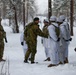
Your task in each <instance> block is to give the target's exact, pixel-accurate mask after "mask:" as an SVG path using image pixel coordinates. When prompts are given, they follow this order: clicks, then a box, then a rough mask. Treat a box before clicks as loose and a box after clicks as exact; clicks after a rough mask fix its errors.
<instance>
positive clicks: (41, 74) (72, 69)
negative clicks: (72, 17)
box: [0, 26, 76, 75]
mask: <svg viewBox="0 0 76 75" xmlns="http://www.w3.org/2000/svg"><path fill="white" fill-rule="evenodd" d="M4 29H5V31H6V32H7V39H8V43H5V51H4V58H5V59H7V60H9V73H10V75H76V58H75V57H76V52H74V48H75V47H76V40H75V39H76V34H75V33H76V28H74V34H75V35H74V36H73V41H72V42H71V43H70V46H69V64H65V65H59V66H57V67H51V68H48V67H47V66H48V65H49V64H50V62H44V61H43V60H44V59H45V58H46V57H45V53H44V48H43V45H42V44H41V38H40V37H38V45H37V54H36V60H35V61H38V62H39V63H38V64H30V63H29V64H27V63H23V60H24V55H23V49H22V46H21V45H20V34H21V33H19V34H13V33H12V30H11V28H9V27H7V26H5V27H4ZM1 66H2V62H0V71H1Z"/></svg>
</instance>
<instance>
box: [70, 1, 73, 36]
mask: <svg viewBox="0 0 76 75" xmlns="http://www.w3.org/2000/svg"><path fill="white" fill-rule="evenodd" d="M73 3H74V0H71V1H70V5H71V6H70V27H71V35H72V36H73V13H74V10H73V9H74V8H73V6H74V5H73Z"/></svg>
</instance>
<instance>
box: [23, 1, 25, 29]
mask: <svg viewBox="0 0 76 75" xmlns="http://www.w3.org/2000/svg"><path fill="white" fill-rule="evenodd" d="M23 28H24V29H25V0H23Z"/></svg>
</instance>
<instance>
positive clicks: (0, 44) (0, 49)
mask: <svg viewBox="0 0 76 75" xmlns="http://www.w3.org/2000/svg"><path fill="white" fill-rule="evenodd" d="M5 37H6V33H5V31H4V29H3V27H2V25H0V59H2V57H3V52H4V40H3V39H4V38H5Z"/></svg>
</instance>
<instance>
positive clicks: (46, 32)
mask: <svg viewBox="0 0 76 75" xmlns="http://www.w3.org/2000/svg"><path fill="white" fill-rule="evenodd" d="M47 28H48V26H44V27H43V29H42V31H43V32H44V33H45V34H48V29H47Z"/></svg>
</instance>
